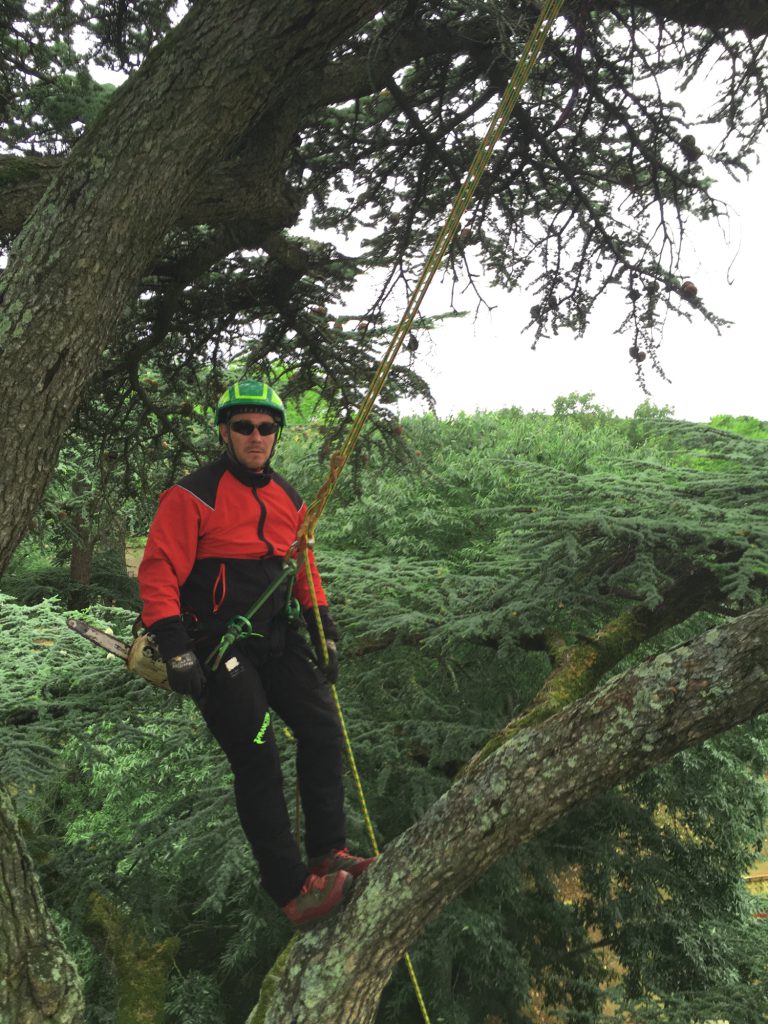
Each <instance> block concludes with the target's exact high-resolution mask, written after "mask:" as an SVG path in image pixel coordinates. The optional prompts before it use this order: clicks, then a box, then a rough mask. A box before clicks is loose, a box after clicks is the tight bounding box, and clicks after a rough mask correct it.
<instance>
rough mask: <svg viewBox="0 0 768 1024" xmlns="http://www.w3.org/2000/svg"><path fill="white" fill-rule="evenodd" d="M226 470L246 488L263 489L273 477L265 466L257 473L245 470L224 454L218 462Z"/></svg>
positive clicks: (271, 472) (269, 469) (270, 470)
mask: <svg viewBox="0 0 768 1024" xmlns="http://www.w3.org/2000/svg"><path fill="white" fill-rule="evenodd" d="M220 461H221V462H222V463H223V464H224V467H225V468H226V469H228V470H229V472H230V473H231V474H232V476H233V477H234V478H235V479H236V480H239V481H240V483H241V484H245V486H246V487H251V488H256V487H265V486H266V485H267V484H268V483H269V482H270V480H271V479H272V476H273V470H272V467H271V466H265V467H264V469H262V470H261V472H259V473H257V472H256V471H255V470H253V469H246V468H245V466H241V465H240V464H239V463H238V462H235V460H234V459H233V458H232V457H231V456H230V455H229V454H228V453H227V452H225V453H224V454H223V455H222V456H221V460H220Z"/></svg>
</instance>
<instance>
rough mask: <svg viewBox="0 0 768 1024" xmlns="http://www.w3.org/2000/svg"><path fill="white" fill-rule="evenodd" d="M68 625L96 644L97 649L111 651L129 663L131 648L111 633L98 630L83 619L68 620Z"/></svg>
mask: <svg viewBox="0 0 768 1024" xmlns="http://www.w3.org/2000/svg"><path fill="white" fill-rule="evenodd" d="M67 625H68V626H69V628H70V629H72V630H74V631H75V633H79V634H80V636H84V637H85V639H86V640H90V641H91V643H92V644H96V646H97V647H101V648H102V649H103V650H105V651H109V653H110V654H114V655H115V657H116V658H120V659H121V661H126V662H127V661H128V655H129V654H130V650H131V648H130V647H129V646H128V644H126V643H123V641H122V640H120V639H119V638H118V637H116V636H112V634H111V633H105V632H104V630H103V629H97V628H96V626H89V625H88V623H87V622H83V620H82V619H67Z"/></svg>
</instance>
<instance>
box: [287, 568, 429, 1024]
mask: <svg viewBox="0 0 768 1024" xmlns="http://www.w3.org/2000/svg"><path fill="white" fill-rule="evenodd" d="M304 570H305V573H306V577H307V583H308V585H309V593H310V596H311V598H312V610H313V612H314V616H315V625H316V626H317V629H318V633H319V636H320V646H321V649H322V656H323V662H324V663H325V664H326V665H327V664H328V661H329V657H328V645H327V643H326V639H325V632H324V631H323V622H322V619H321V617H320V607H319V605H318V603H317V595H316V593H315V582H314V580H313V579H312V573H311V571H310V564H309V550H308V549H307V548H305V549H304ZM331 693H332V695H333V701H334V704H335V705H336V713H337V714H338V716H339V723H340V725H341V731H342V734H343V736H344V750H345V751H346V754H347V761H348V762H349V769H350V771H351V772H352V778H353V779H354V780H355V789H356V791H357V799H358V800H359V801H360V809H361V811H362V814H363V820H364V821H365V830H366V832H367V834H368V841H369V843H370V844H371V850H372V852H373V853H374V854H375V855H376V856H377V857H378V856H379V854H380V853H381V850H380V849H379V844H378V841H377V839H376V830H375V829H374V827H373V819H372V818H371V814H370V811H369V810H368V801H367V800H366V799H365V790H364V789H363V780H362V778H361V777H360V772H359V770H358V767H357V758H356V757H355V752H354V750H353V749H352V740H351V739H350V738H349V730H348V729H347V722H346V719H345V717H344V711H343V710H342V707H341V701H340V699H339V692H338V690H337V689H336V686H335V684H333V683H332V684H331ZM297 815H298V811H297ZM403 961H404V962H405V967H406V970H407V971H408V976H409V978H410V979H411V985H412V987H413V991H414V995H415V996H416V1002H417V1003H418V1004H419V1009H420V1010H421V1015H422V1017H423V1018H424V1022H425V1024H431V1020H430V1017H429V1011H428V1010H427V1004H426V1003H425V1002H424V995H423V993H422V991H421V986H420V985H419V979H418V978H417V977H416V971H415V970H414V967H413V961H412V960H411V954H410V953H408V952H406V953H405V955H404V956H403Z"/></svg>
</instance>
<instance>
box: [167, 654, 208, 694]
mask: <svg viewBox="0 0 768 1024" xmlns="http://www.w3.org/2000/svg"><path fill="white" fill-rule="evenodd" d="M165 668H166V671H167V673H168V682H169V683H170V684H171V689H172V690H175V691H176V693H186V694H188V695H189V696H190V697H194V698H195V699H199V698H200V697H201V696H202V693H203V690H204V689H205V672H203V666H202V665H201V664H200V662H199V661H198V660H197V655H196V654H195V652H194V651H185V652H184V654H175V655H174V656H173V657H172V658H168V660H167V661H166V663H165Z"/></svg>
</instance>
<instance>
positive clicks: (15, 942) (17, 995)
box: [0, 786, 85, 1024]
mask: <svg viewBox="0 0 768 1024" xmlns="http://www.w3.org/2000/svg"><path fill="white" fill-rule="evenodd" d="M0 883H2V884H0V978H2V979H3V980H2V984H0V1020H2V1021H4V1022H8V1024H12V1022H13V1021H23V1022H24V1024H50V1022H51V1021H55V1022H56V1024H82V1021H83V1020H84V1019H85V1005H84V1003H83V992H82V985H81V983H80V979H79V977H78V975H77V971H76V969H75V966H74V964H73V963H72V961H71V960H70V958H69V955H68V954H67V952H66V950H65V949H64V947H63V945H62V943H61V939H60V938H59V935H58V932H57V931H56V928H55V926H54V924H53V921H52V920H51V917H50V915H49V914H48V911H47V909H46V906H45V903H44V902H43V895H42V893H41V891H40V886H39V884H38V881H37V877H36V876H35V872H34V869H33V867H32V862H31V860H30V858H29V854H28V853H27V850H26V847H25V845H24V842H23V840H22V838H21V833H20V831H19V825H18V821H17V820H16V815H15V813H14V810H13V806H12V804H11V798H10V796H9V794H8V791H7V790H6V789H5V788H4V787H3V786H0Z"/></svg>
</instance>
